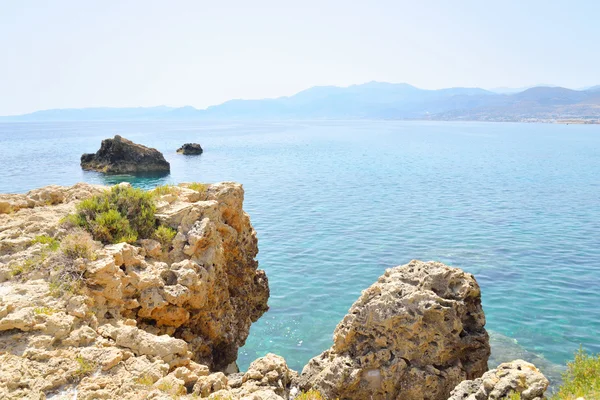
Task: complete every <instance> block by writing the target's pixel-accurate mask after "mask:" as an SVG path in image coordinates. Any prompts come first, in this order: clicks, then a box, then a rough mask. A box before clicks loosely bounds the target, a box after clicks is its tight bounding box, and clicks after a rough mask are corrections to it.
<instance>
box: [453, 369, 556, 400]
mask: <svg viewBox="0 0 600 400" xmlns="http://www.w3.org/2000/svg"><path fill="white" fill-rule="evenodd" d="M548 385H549V382H548V379H546V377H545V376H544V375H543V374H542V373H541V372H540V370H538V369H537V368H536V367H535V366H534V365H533V364H530V363H528V362H526V361H523V360H515V361H512V362H509V363H504V364H500V365H499V366H498V368H496V369H493V370H491V371H488V372H486V373H485V374H483V376H482V377H481V378H477V379H474V380H467V381H463V382H461V383H460V384H459V385H458V386H457V387H456V388H455V389H454V390H453V391H452V394H451V396H450V398H449V399H448V400H500V399H508V398H510V396H511V395H516V394H519V395H520V397H519V398H520V399H521V400H543V399H544V398H545V397H544V393H545V392H546V389H547V388H548Z"/></svg>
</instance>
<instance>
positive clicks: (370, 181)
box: [0, 121, 600, 381]
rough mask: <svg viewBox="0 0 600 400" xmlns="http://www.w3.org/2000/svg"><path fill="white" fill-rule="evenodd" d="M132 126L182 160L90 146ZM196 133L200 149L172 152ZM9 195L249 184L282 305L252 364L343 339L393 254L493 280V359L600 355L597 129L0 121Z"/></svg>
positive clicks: (249, 355) (261, 335)
mask: <svg viewBox="0 0 600 400" xmlns="http://www.w3.org/2000/svg"><path fill="white" fill-rule="evenodd" d="M115 134H120V135H122V136H124V137H126V138H128V139H131V140H133V141H135V142H138V143H142V144H144V145H148V146H151V147H156V148H158V149H159V150H160V151H162V152H163V153H164V155H165V157H166V158H167V160H168V161H169V162H170V163H171V174H170V175H167V176H162V177H132V176H125V175H122V176H108V177H106V176H103V175H101V174H98V173H94V172H83V171H81V169H80V167H79V157H80V156H81V154H82V153H85V152H95V151H96V150H97V149H98V148H99V147H100V141H101V140H102V139H104V138H107V137H112V136H114V135H115ZM187 142H198V143H200V144H201V145H202V147H203V148H204V149H205V152H204V154H202V155H201V156H183V155H178V154H176V153H175V151H176V149H177V148H178V147H180V146H181V145H182V144H183V143H187ZM0 170H1V171H2V178H1V179H0V192H3V193H6V192H25V191H27V190H30V189H33V188H37V187H40V186H44V185H49V184H60V185H71V184H74V183H76V182H78V181H86V182H91V183H103V184H114V183H118V182H121V181H129V182H131V183H132V184H134V185H136V186H139V187H143V188H151V187H154V186H156V185H159V184H165V183H178V182H186V181H200V182H217V181H225V180H232V181H238V182H241V183H243V184H244V188H245V190H246V201H245V210H246V211H247V212H248V213H249V214H250V217H251V219H252V222H253V224H254V227H255V228H256V230H257V232H258V238H259V248H260V253H259V255H258V259H259V261H260V266H261V268H263V269H265V270H266V271H267V275H268V277H269V282H270V287H271V298H270V301H269V303H270V306H271V309H270V311H269V312H268V313H267V314H265V315H264V316H263V317H262V318H261V319H260V320H259V321H258V322H256V323H255V324H254V325H253V326H252V329H251V334H250V337H249V339H248V341H247V343H246V346H245V347H244V348H242V349H241V351H240V357H239V364H240V367H241V368H242V369H245V368H247V366H248V364H249V363H250V362H251V361H252V360H254V359H255V358H257V357H259V356H262V355H264V354H266V353H267V352H274V353H277V354H280V355H282V356H284V357H285V358H286V360H287V361H288V363H289V365H290V366H291V367H292V368H294V369H301V368H302V366H303V365H304V364H305V363H306V362H307V361H308V360H309V359H310V358H311V357H313V356H315V355H317V354H319V353H320V352H321V351H323V350H324V349H326V348H327V347H329V346H330V345H331V342H332V332H333V330H334V328H335V326H336V325H337V323H338V322H339V321H340V320H341V318H342V317H343V316H344V315H345V313H346V311H347V310H348V308H349V307H350V305H351V304H352V303H353V302H354V300H356V298H357V297H358V296H359V294H360V292H361V290H363V289H365V288H367V287H368V286H369V285H371V284H372V283H373V282H374V281H375V280H376V279H377V277H378V276H380V275H381V274H382V273H383V271H384V270H385V268H389V267H392V266H395V265H399V264H404V263H407V262H408V261H410V260H411V259H422V260H439V261H442V262H444V263H446V264H449V265H453V266H456V267H460V268H463V269H464V270H466V271H468V272H471V273H473V274H475V276H476V278H477V280H478V282H479V284H480V285H481V287H482V293H483V305H484V310H485V313H486V316H487V321H488V323H487V328H488V329H489V330H490V331H491V332H492V346H493V348H492V352H493V355H492V360H491V362H490V364H493V365H492V366H496V365H497V364H498V363H499V362H502V361H508V360H511V359H513V358H516V357H522V358H526V359H530V360H532V361H533V362H534V363H536V365H538V366H539V367H540V368H541V369H542V370H543V372H544V373H546V374H547V375H548V376H549V377H551V378H552V379H553V380H555V381H556V378H557V377H558V375H559V372H560V370H561V366H560V365H562V364H564V363H565V362H566V361H567V360H568V359H570V358H572V356H573V353H574V351H575V350H576V349H578V347H579V346H580V345H582V346H583V348H584V349H587V350H589V351H592V352H600V340H599V339H598V337H599V336H600V307H599V306H598V305H599V303H600V293H599V291H600V126H576V125H548V124H514V123H504V124H503V123H447V122H388V121H351V122H348V121H327V122H324V121H319V122H289V121H286V122H270V123H258V122H251V123H241V122H240V123H237V122H235V123H206V122H168V121H160V122H62V123H59V122H52V123H0Z"/></svg>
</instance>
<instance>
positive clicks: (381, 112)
mask: <svg viewBox="0 0 600 400" xmlns="http://www.w3.org/2000/svg"><path fill="white" fill-rule="evenodd" d="M155 119H163V120H164V119H167V120H169V119H172V120H180V119H184V120H187V119H398V120H402V119H411V120H414V119H417V120H420V119H425V120H486V121H520V120H557V119H558V120H560V119H582V120H592V121H596V120H600V85H598V86H592V87H589V88H587V89H586V90H573V89H567V88H563V87H559V86H536V87H530V88H526V89H525V90H523V91H519V92H516V93H498V92H494V91H493V90H486V89H481V88H465V87H454V88H444V89H435V90H430V89H420V88H417V87H415V86H413V85H410V84H407V83H388V82H377V81H371V82H367V83H363V84H356V85H350V86H347V87H340V86H313V87H311V88H308V89H305V90H302V91H300V92H298V93H296V94H294V95H291V96H281V97H277V98H266V99H254V100H245V99H232V100H228V101H226V102H224V103H221V104H218V105H213V106H209V107H207V108H205V109H197V108H195V107H192V106H184V107H168V106H155V107H124V108H119V107H92V108H68V109H50V110H40V111H35V112H32V113H28V114H23V115H17V116H6V117H0V121H83V120H155Z"/></svg>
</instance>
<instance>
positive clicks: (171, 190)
mask: <svg viewBox="0 0 600 400" xmlns="http://www.w3.org/2000/svg"><path fill="white" fill-rule="evenodd" d="M177 192H178V190H177V187H176V186H173V185H162V186H157V187H155V188H154V189H152V194H153V195H155V196H164V195H166V194H177Z"/></svg>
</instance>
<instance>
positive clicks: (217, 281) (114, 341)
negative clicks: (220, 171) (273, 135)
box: [0, 183, 269, 399]
mask: <svg viewBox="0 0 600 400" xmlns="http://www.w3.org/2000/svg"><path fill="white" fill-rule="evenodd" d="M103 190H106V188H103V187H99V186H91V185H86V184H78V185H76V186H74V187H71V188H63V187H58V186H52V187H47V188H43V189H41V190H37V191H32V192H30V193H28V194H26V195H1V196H0V205H1V206H2V210H3V212H4V213H3V214H0V226H1V227H2V228H1V229H0V243H1V246H0V280H1V281H2V283H1V284H0V294H1V295H2V296H1V300H0V397H1V398H23V397H36V398H40V397H42V398H43V396H45V395H49V394H52V393H57V392H60V391H63V392H64V391H67V392H68V391H75V390H76V391H77V392H78V393H79V397H78V398H90V399H91V398H94V399H95V398H141V397H139V396H141V395H140V394H139V393H145V392H148V393H150V392H152V391H156V392H157V393H162V392H168V393H171V392H172V393H176V392H177V393H179V394H184V393H188V392H189V393H193V392H194V391H195V392H206V390H207V389H206V386H207V385H208V386H210V387H211V388H212V389H211V391H213V389H218V388H220V386H219V385H220V384H219V383H218V382H222V381H221V380H219V379H217V378H218V376H217V377H214V376H213V375H210V374H209V371H210V372H215V371H219V370H225V369H226V368H229V370H230V371H231V370H232V369H235V364H234V363H235V360H236V358H237V349H238V347H240V346H242V345H243V344H244V342H245V340H246V338H247V336H248V332H249V328H250V325H251V323H252V322H253V321H256V319H258V318H259V317H260V316H261V315H262V314H263V313H264V312H265V311H266V310H267V309H268V306H267V299H268V297H269V288H268V281H267V278H266V276H265V274H264V272H263V271H261V270H258V269H257V267H258V265H257V262H256V260H255V256H256V254H257V252H258V248H257V239H256V232H255V231H254V229H253V228H252V226H251V224H250V219H249V217H248V215H247V214H246V213H245V212H244V211H243V209H242V202H243V190H242V187H241V185H239V184H234V183H221V184H216V185H206V186H204V185H203V186H199V187H196V190H193V189H190V188H186V187H183V186H182V187H175V188H171V189H170V193H166V194H164V195H162V196H160V195H158V196H157V214H156V216H157V218H158V219H159V220H160V221H161V222H162V223H163V224H166V225H168V226H170V227H172V228H175V229H177V233H176V235H175V237H174V238H173V240H172V242H171V243H170V245H169V246H168V247H162V245H161V243H159V242H158V241H156V240H152V239H146V240H142V241H140V243H138V244H139V245H130V244H127V243H119V244H115V245H107V246H102V245H101V244H100V243H98V242H94V241H92V240H91V238H89V235H88V236H87V237H86V234H85V232H79V231H75V232H76V233H73V232H72V229H70V228H69V227H68V226H67V225H68V224H67V223H65V222H64V221H63V222H62V223H61V219H63V218H64V217H65V216H67V215H68V214H69V213H70V212H73V210H74V207H75V203H76V202H77V201H78V200H80V199H83V198H86V197H89V196H91V195H93V194H97V193H99V192H101V191H103ZM74 238H75V239H74ZM73 240H76V242H75V246H79V248H81V247H83V246H84V245H86V243H88V242H89V243H90V244H89V248H90V249H91V250H92V251H93V253H90V254H83V253H82V254H78V256H77V257H69V256H68V254H69V251H68V250H69V249H72V247H68V248H65V246H71V245H72V244H73V243H71V242H73ZM69 243H71V244H69ZM55 244H56V245H55ZM75 248H77V247H75ZM80 256H81V257H80ZM221 375H222V374H221ZM165 379H166V381H165ZM199 382H200V383H199ZM207 382H209V383H210V385H209V383H207ZM224 385H225V386H226V380H225V383H224ZM161 388H162V389H164V390H162V392H161ZM135 393H138V394H135Z"/></svg>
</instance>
